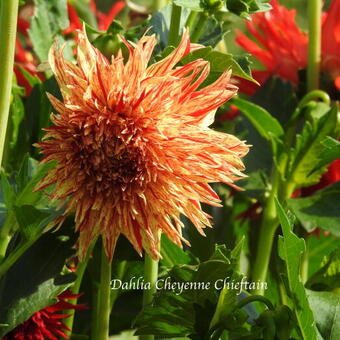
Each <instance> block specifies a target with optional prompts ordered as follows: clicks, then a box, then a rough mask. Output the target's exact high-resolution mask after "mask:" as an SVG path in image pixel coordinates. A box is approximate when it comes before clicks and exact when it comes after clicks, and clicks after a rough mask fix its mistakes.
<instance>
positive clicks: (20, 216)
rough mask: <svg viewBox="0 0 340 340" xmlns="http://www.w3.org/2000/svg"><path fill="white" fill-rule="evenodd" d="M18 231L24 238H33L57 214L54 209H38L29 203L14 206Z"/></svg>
mask: <svg viewBox="0 0 340 340" xmlns="http://www.w3.org/2000/svg"><path fill="white" fill-rule="evenodd" d="M14 213H15V217H16V219H17V221H18V224H19V231H20V233H21V234H22V235H23V236H24V238H25V239H26V240H32V239H35V238H36V237H37V236H38V235H40V234H41V233H42V232H43V231H44V229H45V227H46V226H47V225H48V224H49V223H50V222H52V220H53V219H55V218H56V216H57V215H58V213H57V212H55V211H40V210H38V209H36V208H35V207H33V206H30V205H22V206H20V207H14Z"/></svg>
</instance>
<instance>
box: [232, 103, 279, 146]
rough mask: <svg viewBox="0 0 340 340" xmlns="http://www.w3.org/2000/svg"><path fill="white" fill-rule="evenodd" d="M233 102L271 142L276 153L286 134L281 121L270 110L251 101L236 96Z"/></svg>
mask: <svg viewBox="0 0 340 340" xmlns="http://www.w3.org/2000/svg"><path fill="white" fill-rule="evenodd" d="M232 102H233V104H234V105H236V106H237V107H238V108H239V109H240V111H241V112H242V113H243V114H244V115H245V116H246V117H247V118H248V119H249V120H250V122H251V123H252V124H253V125H254V127H255V128H256V130H257V131H258V132H259V134H260V135H261V136H262V137H263V138H265V139H266V140H267V141H268V142H270V143H271V145H272V151H273V152H274V153H275V151H276V150H277V144H278V142H279V141H280V139H281V138H282V136H283V134H284V131H283V128H282V126H281V125H280V123H279V122H278V121H277V120H276V119H275V118H274V117H273V116H271V115H270V113H269V112H268V111H266V110H265V109H263V108H261V107H260V106H257V105H255V104H253V103H251V102H249V101H246V100H243V99H240V98H234V99H233V100H232Z"/></svg>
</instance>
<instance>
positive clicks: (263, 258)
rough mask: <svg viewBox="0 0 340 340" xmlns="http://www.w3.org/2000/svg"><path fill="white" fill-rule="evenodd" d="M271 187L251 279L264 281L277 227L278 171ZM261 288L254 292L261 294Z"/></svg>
mask: <svg viewBox="0 0 340 340" xmlns="http://www.w3.org/2000/svg"><path fill="white" fill-rule="evenodd" d="M273 177H274V180H273V187H272V189H271V192H270V194H269V197H268V198H267V201H266V203H265V206H264V210H263V217H262V223H261V227H260V236H259V240H258V245H257V253H256V258H255V264H254V270H253V278H252V279H253V281H254V282H264V281H265V280H266V277H267V271H268V265H269V261H270V256H271V252H272V246H273V241H274V236H275V232H276V229H277V227H278V219H277V212H276V206H275V196H277V192H278V178H277V177H278V173H277V171H276V170H275V176H273ZM263 293H264V291H263V289H259V290H256V291H255V292H254V294H260V295H263Z"/></svg>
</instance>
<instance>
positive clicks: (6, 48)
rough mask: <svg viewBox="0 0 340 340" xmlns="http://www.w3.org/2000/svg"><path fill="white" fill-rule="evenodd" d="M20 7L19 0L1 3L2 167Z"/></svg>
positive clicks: (0, 99)
mask: <svg viewBox="0 0 340 340" xmlns="http://www.w3.org/2000/svg"><path fill="white" fill-rule="evenodd" d="M18 6H19V0H10V1H8V0H5V1H1V2H0V41H1V49H0V74H1V77H0V165H1V163H2V158H3V154H4V148H5V138H6V129H7V123H8V116H9V107H10V102H11V90H12V80H13V64H14V51H15V38H16V31H17V18H18Z"/></svg>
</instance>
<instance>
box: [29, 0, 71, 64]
mask: <svg viewBox="0 0 340 340" xmlns="http://www.w3.org/2000/svg"><path fill="white" fill-rule="evenodd" d="M34 4H35V12H34V16H33V17H32V19H31V27H30V29H29V36H30V39H31V41H32V43H33V49H34V52H35V53H36V54H37V56H38V57H39V59H40V61H41V62H44V61H46V60H47V57H48V51H49V49H50V47H51V44H52V42H53V41H54V40H55V38H56V37H57V36H58V34H59V33H60V32H61V31H62V30H64V29H66V28H67V27H68V25H69V20H68V14H67V7H66V0H49V1H45V0H34Z"/></svg>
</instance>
